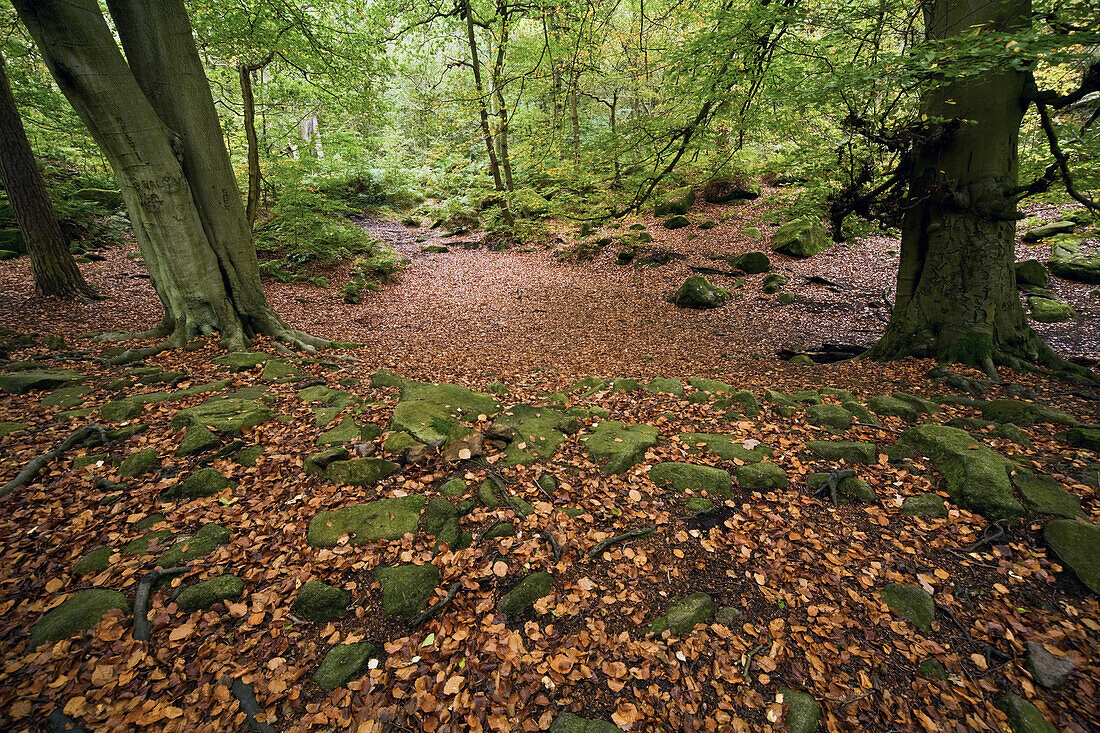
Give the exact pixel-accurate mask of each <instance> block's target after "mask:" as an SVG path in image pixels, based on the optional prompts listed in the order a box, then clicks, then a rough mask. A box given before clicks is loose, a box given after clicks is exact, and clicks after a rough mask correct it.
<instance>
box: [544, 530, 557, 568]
mask: <svg viewBox="0 0 1100 733" xmlns="http://www.w3.org/2000/svg"><path fill="white" fill-rule="evenodd" d="M539 536H540V537H542V538H543V539H544V540H546V543H547V544H548V545H550V549H551V550H553V551H554V564H555V565H556V564H557V563H558V562H559V561H560V560H561V545H560V544H558V538H557V537H555V536H554V533H553V532H551V531H549V530H543V531H541V532H539Z"/></svg>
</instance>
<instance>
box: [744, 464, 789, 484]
mask: <svg viewBox="0 0 1100 733" xmlns="http://www.w3.org/2000/svg"><path fill="white" fill-rule="evenodd" d="M788 483H789V482H788V481H787V474H786V473H785V472H784V471H783V469H782V468H781V467H780V466H777V465H776V464H774V463H770V462H768V461H761V462H760V463H750V464H748V465H745V466H738V467H737V484H738V485H739V486H740V487H741V488H744V489H749V490H755V491H767V490H769V489H782V488H785V487H786V486H787V484H788Z"/></svg>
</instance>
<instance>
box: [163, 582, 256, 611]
mask: <svg viewBox="0 0 1100 733" xmlns="http://www.w3.org/2000/svg"><path fill="white" fill-rule="evenodd" d="M243 592H244V581H243V580H241V579H240V578H238V577H237V576H236V575H219V576H218V577H216V578H211V579H210V580H205V581H203V582H201V583H195V584H194V585H189V586H187V587H186V588H184V589H183V590H181V591H180V594H179V595H178V596H176V606H177V607H178V608H179V610H181V611H183V612H184V613H190V612H191V611H205V610H206V609H208V608H210V607H211V606H213V605H214V604H215V603H217V602H219V601H223V602H224V601H235V600H237V599H238V598H240V597H241V593H243Z"/></svg>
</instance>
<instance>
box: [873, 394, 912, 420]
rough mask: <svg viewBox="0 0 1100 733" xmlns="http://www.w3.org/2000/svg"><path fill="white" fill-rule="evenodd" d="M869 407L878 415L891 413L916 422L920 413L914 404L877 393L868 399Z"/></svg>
mask: <svg viewBox="0 0 1100 733" xmlns="http://www.w3.org/2000/svg"><path fill="white" fill-rule="evenodd" d="M867 407H869V408H870V409H871V411H872V412H874V413H875V414H876V415H890V416H893V417H900V418H901V419H902V420H907V421H909V422H916V421H917V419H918V418H919V417H920V413H919V412H918V411H917V410H916V408H915V407H913V405H911V404H909V403H907V402H904V401H903V400H899V399H898V398H897V397H891V396H888V395H875V396H874V397H871V398H870V399H868V400H867Z"/></svg>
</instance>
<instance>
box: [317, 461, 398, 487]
mask: <svg viewBox="0 0 1100 733" xmlns="http://www.w3.org/2000/svg"><path fill="white" fill-rule="evenodd" d="M400 469H401V466H399V465H398V464H396V463H394V462H393V461H387V460H384V459H382V458H352V459H351V460H347V461H333V462H332V463H329V464H328V465H327V466H325V478H326V479H327V480H329V481H331V482H332V483H334V484H346V485H349V486H373V485H374V484H376V483H378V482H379V481H381V480H382V479H384V478H386V477H387V476H390V475H392V474H394V473H396V472H397V471H398V470H400Z"/></svg>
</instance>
